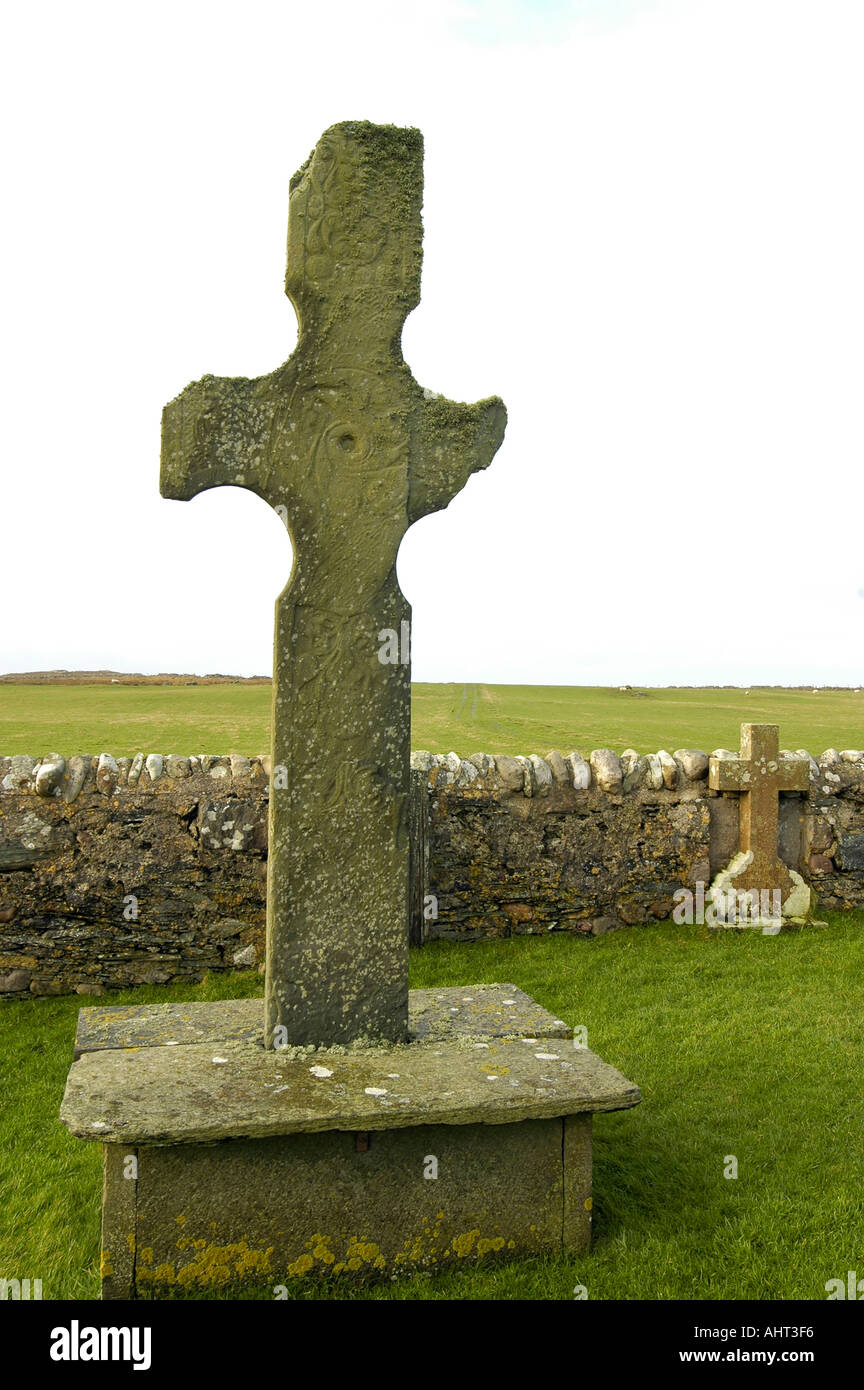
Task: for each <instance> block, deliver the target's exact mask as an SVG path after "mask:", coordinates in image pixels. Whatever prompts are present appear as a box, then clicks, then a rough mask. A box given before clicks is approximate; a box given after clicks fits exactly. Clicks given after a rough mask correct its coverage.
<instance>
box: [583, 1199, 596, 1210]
mask: <svg viewBox="0 0 864 1390" xmlns="http://www.w3.org/2000/svg"><path fill="white" fill-rule="evenodd" d="M593 1205H594V1203H593V1201H592V1200H591V1198H590V1197H586V1198H585V1210H586V1211H590V1210H591V1208H592V1207H593Z"/></svg>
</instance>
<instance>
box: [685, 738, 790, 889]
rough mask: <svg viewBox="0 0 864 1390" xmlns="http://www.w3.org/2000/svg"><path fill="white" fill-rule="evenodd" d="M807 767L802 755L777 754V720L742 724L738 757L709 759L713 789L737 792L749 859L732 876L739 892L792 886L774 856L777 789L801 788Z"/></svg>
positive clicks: (743, 841) (776, 853) (743, 845)
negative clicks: (740, 870) (783, 756)
mask: <svg viewBox="0 0 864 1390" xmlns="http://www.w3.org/2000/svg"><path fill="white" fill-rule="evenodd" d="M809 782H810V765H809V763H808V762H807V761H806V759H803V758H781V756H780V730H779V728H778V726H777V725H776V724H742V725H741V753H740V756H739V757H737V758H718V757H712V758H711V760H710V764H709V772H708V785H709V786H710V787H711V788H712V789H713V790H714V791H721V792H739V793H740V794H741V805H740V813H739V814H740V832H739V833H740V841H739V843H740V846H741V850H742V852H743V853H745V854H752V856H753V858H752V860H751V861H750V863H749V864H748V866H747V868H746V869H745V870H744V871H743V873H741V874H740V875H737V876H736V878H735V888H736V889H737V890H739V891H747V890H750V889H756V890H758V891H761V890H762V889H774V888H779V889H780V890H781V892H782V893H783V894H784V895H785V894H786V893H788V892H789V891H790V890H791V889H792V879H791V878H790V875H789V870H788V869H787V868H786V865H785V864H784V863H783V862H782V860H781V859H780V856H779V848H778V831H779V809H780V793H781V792H805V791H807V789H808V786H809Z"/></svg>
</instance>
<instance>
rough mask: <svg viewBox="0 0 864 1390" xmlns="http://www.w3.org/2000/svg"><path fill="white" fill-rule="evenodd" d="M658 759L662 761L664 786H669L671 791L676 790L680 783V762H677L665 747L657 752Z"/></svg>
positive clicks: (661, 771)
mask: <svg viewBox="0 0 864 1390" xmlns="http://www.w3.org/2000/svg"><path fill="white" fill-rule="evenodd" d="M657 759H658V762H659V763H660V774H661V777H662V779H663V786H664V787H667V788H668V789H669V791H674V790H675V788H676V787H677V785H678V764H677V763H676V762H675V759H674V758H673V757H672V756H671V755H670V754H669V753H667V752H666V749H665V748H661V749H660V751H659V753H658V754H657Z"/></svg>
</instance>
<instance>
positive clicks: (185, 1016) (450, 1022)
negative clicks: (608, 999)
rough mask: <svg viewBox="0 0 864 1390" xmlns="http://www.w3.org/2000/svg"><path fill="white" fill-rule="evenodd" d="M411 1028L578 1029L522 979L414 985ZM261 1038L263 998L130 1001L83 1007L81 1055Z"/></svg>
mask: <svg viewBox="0 0 864 1390" xmlns="http://www.w3.org/2000/svg"><path fill="white" fill-rule="evenodd" d="M408 1018H409V1034H410V1036H411V1038H413V1039H419V1040H421V1041H430V1040H431V1041H437V1042H445V1043H449V1042H452V1041H454V1040H455V1039H458V1038H466V1037H467V1038H470V1039H475V1038H478V1037H482V1038H485V1039H486V1040H489V1039H491V1038H514V1037H523V1036H524V1037H537V1038H548V1037H554V1038H562V1039H567V1038H570V1036H571V1030H570V1029H569V1027H568V1026H567V1024H566V1023H564V1022H563V1020H562V1019H560V1018H555V1016H554V1015H553V1014H550V1013H549V1012H548V1011H547V1010H546V1009H544V1008H541V1006H540V1005H539V1004H538V1003H536V1001H535V1000H534V999H532V998H531V997H530V995H527V994H525V993H524V992H523V991H522V990H521V989H517V987H516V986H515V985H509V984H501V985H471V986H461V985H460V986H454V987H450V988H442V989H412V990H409V992H408ZM260 1040H261V1001H260V999H224V1000H220V1001H219V1003H210V1002H208V1001H201V1002H196V1003H193V1004H141V1005H131V1006H128V1007H125V1008H122V1009H117V1008H108V1009H99V1008H95V1009H82V1010H81V1012H80V1013H79V1015H78V1029H77V1033H76V1036H75V1056H76V1057H79V1056H81V1055H82V1054H83V1053H85V1052H97V1051H104V1050H106V1049H107V1050H112V1049H123V1048H141V1047H165V1046H170V1047H174V1046H177V1045H178V1044H184V1045H185V1044H198V1043H204V1044H207V1045H208V1046H213V1047H215V1046H217V1045H218V1044H221V1043H223V1042H226V1043H227V1042H237V1043H241V1042H242V1043H246V1044H247V1045H249V1046H250V1047H253V1046H255V1045H256V1044H258V1043H260Z"/></svg>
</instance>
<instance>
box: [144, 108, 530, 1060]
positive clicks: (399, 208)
mask: <svg viewBox="0 0 864 1390" xmlns="http://www.w3.org/2000/svg"><path fill="white" fill-rule="evenodd" d="M422 160H423V147H422V137H421V135H420V132H419V131H417V130H412V129H400V128H397V127H395V126H376V125H371V124H368V123H366V122H348V123H345V124H342V125H337V126H333V127H332V128H331V129H330V130H328V131H326V132H325V134H324V135H323V136H322V138H321V140H320V141H319V142H318V145H317V146H316V148H315V150H314V151H313V153H312V154H311V156H310V158H309V159H308V160H307V162H306V164H304V165H303V167H302V169H300V170H299V172H298V173H297V174H295V176H294V178H293V179H292V180H291V186H290V206H289V219H288V270H287V275H286V279H285V289H286V293H287V294H288V296H289V298H290V299H291V302H292V303H293V305H294V308H295V310H296V313H297V318H298V322H299V339H298V343H297V347H296V349H295V351H294V353H293V354H292V356H291V357H290V358H289V359H288V361H287V362H285V363H284V364H283V365H282V366H281V367H279V368H277V369H276V371H274V372H272V373H271V374H270V375H269V376H264V377H258V378H256V379H254V380H249V379H247V378H244V377H237V378H228V379H224V378H218V377H213V376H205V377H202V379H201V380H200V381H197V382H194V383H193V384H192V385H191V386H187V388H186V389H185V391H183V392H182V393H181V394H180V395H179V396H178V397H177V398H176V399H175V400H173V401H171V403H170V404H169V405H167V406H166V407H165V410H164V413H163V422H162V469H161V479H160V488H161V492H162V495H163V496H164V497H170V498H176V499H181V500H188V499H189V498H191V497H194V496H195V495H196V494H197V493H199V492H202V491H204V490H205V489H206V488H211V487H217V486H219V485H224V484H229V485H234V486H239V487H246V488H249V489H250V490H251V491H252V492H255V493H257V494H258V496H259V497H262V498H264V500H265V501H267V502H269V503H270V504H271V506H273V507H275V508H277V509H278V510H279V512H280V514H281V515H282V517H283V518H287V524H288V528H289V531H290V534H291V539H292V542H293V547H294V567H293V570H292V572H291V577H290V580H289V582H288V584H287V586H286V588H285V590H284V591H283V592H282V594H281V595H280V596H279V598H278V599H277V601H276V630H275V650H274V668H273V729H272V777H271V791H270V812H269V864H268V881H267V981H266V1010H265V1013H266V1017H265V1034H264V1037H265V1045H266V1046H267V1047H272V1046H274V1045H276V1046H279V1045H280V1043H283V1042H284V1043H287V1044H306V1043H313V1044H317V1045H328V1044H330V1045H332V1044H339V1043H347V1042H351V1041H353V1040H355V1039H357V1038H361V1037H369V1038H374V1039H377V1040H389V1041H402V1040H404V1039H405V1038H406V1036H407V1011H408V909H409V845H408V830H407V801H408V793H409V758H410V693H411V686H410V666H409V664H408V661H407V653H406V652H404V651H403V652H402V653H401V657H400V659H399V660H398V661H395V662H393V661H392V660H389V659H383V656H386V652H384V653H383V655H382V645H383V644H384V643H385V634H388V633H394V632H395V633H397V634H400V635H401V634H404V633H405V632H406V631H407V628H405V627H403V624H407V623H408V621H409V618H410V609H409V606H408V604H407V602H406V600H405V598H404V596H403V594H402V592H401V590H400V588H399V584H398V581H397V577H396V556H397V552H398V549H399V544H400V542H401V540H402V537H403V535H404V534H405V531H406V530H407V529H408V527H409V526H410V525H411V523H412V522H414V521H416V520H417V519H418V518H419V517H422V516H425V515H427V514H428V513H429V512H433V511H437V510H438V509H439V508H441V507H446V506H447V504H448V502H450V501H451V499H452V498H453V497H454V496H455V495H456V494H457V493H458V492H459V491H460V489H461V488H462V487H463V486H464V484H465V482H466V481H467V479H468V477H469V476H470V474H471V473H472V472H474V471H475V470H476V469H479V468H486V467H487V466H488V465H489V463H490V462H491V461H492V458H493V456H494V454H495V451H496V450H497V448H498V446H499V445H500V443H501V440H502V438H503V436H504V428H505V424H506V412H505V410H504V406H503V403H502V402H501V401H500V400H499V399H498V398H497V397H495V398H492V399H489V400H485V401H481V402H479V403H478V404H476V405H462V404H457V403H454V402H453V401H449V400H445V399H443V398H441V397H439V396H436V395H435V394H434V393H431V392H429V391H424V390H422V389H421V387H420V386H418V384H417V382H416V381H415V380H414V378H413V376H412V375H411V372H410V370H409V369H408V367H407V366H406V364H405V362H404V360H403V357H402V351H401V331H402V325H403V323H404V320H405V318H406V316H407V314H408V313H409V312H410V311H411V309H413V308H414V307H415V305H416V304H417V303H418V302H419V298H420V262H421V243H422V228H421V220H420V207H421V199H422Z"/></svg>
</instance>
